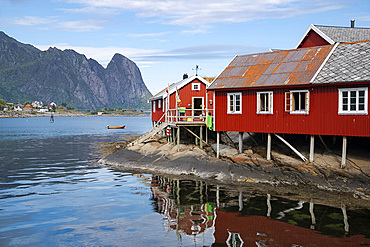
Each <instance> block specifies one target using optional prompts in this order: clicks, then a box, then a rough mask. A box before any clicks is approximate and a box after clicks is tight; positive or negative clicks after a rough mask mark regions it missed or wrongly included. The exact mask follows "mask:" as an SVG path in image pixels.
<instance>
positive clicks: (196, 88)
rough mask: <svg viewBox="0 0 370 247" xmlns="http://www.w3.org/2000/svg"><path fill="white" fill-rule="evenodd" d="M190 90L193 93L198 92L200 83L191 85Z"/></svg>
mask: <svg viewBox="0 0 370 247" xmlns="http://www.w3.org/2000/svg"><path fill="white" fill-rule="evenodd" d="M191 90H193V91H200V83H192V84H191Z"/></svg>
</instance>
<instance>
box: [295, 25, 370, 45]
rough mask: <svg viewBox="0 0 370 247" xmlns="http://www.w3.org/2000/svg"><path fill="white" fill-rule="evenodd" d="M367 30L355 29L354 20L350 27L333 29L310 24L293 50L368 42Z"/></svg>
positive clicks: (369, 32) (368, 32)
mask: <svg viewBox="0 0 370 247" xmlns="http://www.w3.org/2000/svg"><path fill="white" fill-rule="evenodd" d="M369 30H370V29H369V28H363V27H355V20H351V26H350V27H333V26H321V25H313V24H312V25H311V26H310V27H309V28H308V29H307V31H306V32H305V33H304V35H303V36H302V38H301V40H300V41H299V42H298V44H297V45H296V47H295V48H296V49H298V48H307V47H313V46H321V45H334V44H336V43H349V42H356V41H362V40H370V31H369Z"/></svg>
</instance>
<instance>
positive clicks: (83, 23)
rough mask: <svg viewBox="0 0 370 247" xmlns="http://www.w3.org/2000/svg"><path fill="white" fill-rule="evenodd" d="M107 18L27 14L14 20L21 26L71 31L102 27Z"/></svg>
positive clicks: (93, 29) (85, 30)
mask: <svg viewBox="0 0 370 247" xmlns="http://www.w3.org/2000/svg"><path fill="white" fill-rule="evenodd" d="M106 22H107V21H106V20H100V19H87V20H76V21H61V20H59V19H58V17H55V16H49V17H38V16H26V17H24V18H22V19H15V20H14V21H13V23H14V24H16V25H21V26H35V27H36V28H39V29H45V30H50V29H60V30H63V31H69V32H90V31H96V30H99V29H102V28H103V27H104V24H105V23H106Z"/></svg>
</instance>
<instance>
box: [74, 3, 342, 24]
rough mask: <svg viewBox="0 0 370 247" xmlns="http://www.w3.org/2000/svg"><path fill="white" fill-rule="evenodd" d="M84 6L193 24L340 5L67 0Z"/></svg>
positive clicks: (285, 15)
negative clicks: (132, 12) (131, 12)
mask: <svg viewBox="0 0 370 247" xmlns="http://www.w3.org/2000/svg"><path fill="white" fill-rule="evenodd" d="M68 2H70V3H79V4H83V5H84V6H86V8H112V9H121V10H127V11H134V12H136V13H137V15H138V16H140V17H155V18H159V19H160V20H161V21H162V23H165V24H172V25H184V26H196V25H206V24H211V23H225V22H226V23H227V22H246V21H250V20H253V19H270V18H272V19H275V18H289V17H293V16H297V15H303V14H308V13H318V12H324V11H328V10H331V9H338V8H341V7H342V6H340V5H339V4H338V2H340V1H332V0H326V1H323V0H311V1H301V0H258V1H256V0H229V1H225V0H203V1H198V0H177V1H174V0H136V1H132V0H68Z"/></svg>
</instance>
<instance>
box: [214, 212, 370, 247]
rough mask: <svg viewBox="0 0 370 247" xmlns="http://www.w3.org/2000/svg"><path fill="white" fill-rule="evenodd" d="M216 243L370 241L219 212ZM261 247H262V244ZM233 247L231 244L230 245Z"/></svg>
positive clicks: (357, 243) (340, 243) (352, 243)
mask: <svg viewBox="0 0 370 247" xmlns="http://www.w3.org/2000/svg"><path fill="white" fill-rule="evenodd" d="M216 214H217V217H216V222H215V233H214V237H215V243H218V244H225V243H226V242H227V241H231V239H232V238H234V241H237V242H239V243H240V242H242V243H243V245H239V246H338V247H340V246H343V247H344V246H346V247H347V246H348V247H350V246H362V245H364V246H367V245H369V244H370V240H369V239H366V238H364V237H363V236H351V237H345V238H334V237H330V236H327V235H322V234H320V233H319V232H317V231H313V230H310V229H306V228H302V227H299V226H295V225H293V224H289V223H285V222H281V221H278V220H273V219H269V218H267V217H263V216H248V217H239V216H238V215H239V213H228V212H225V211H223V210H222V209H217V212H216ZM257 243H258V244H260V245H258V244H257ZM230 246H231V245H230Z"/></svg>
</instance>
